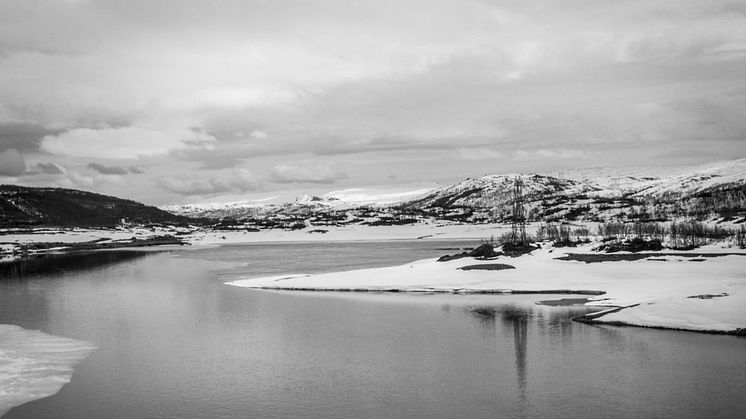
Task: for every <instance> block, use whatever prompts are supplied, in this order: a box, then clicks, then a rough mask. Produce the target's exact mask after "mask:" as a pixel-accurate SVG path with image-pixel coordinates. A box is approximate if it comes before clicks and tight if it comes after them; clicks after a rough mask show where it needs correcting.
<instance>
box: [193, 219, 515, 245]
mask: <svg viewBox="0 0 746 419" xmlns="http://www.w3.org/2000/svg"><path fill="white" fill-rule="evenodd" d="M509 229H510V226H509V225H505V224H454V223H448V222H423V223H416V224H407V225H394V226H366V225H359V224H353V225H347V226H341V227H335V226H314V227H306V228H304V229H300V230H293V231H286V230H277V229H274V230H261V231H257V232H245V231H207V230H205V231H198V232H195V233H193V234H191V235H189V236H186V237H184V238H185V239H186V240H187V241H188V242H189V243H190V244H194V245H215V244H238V243H263V242H304V241H369V240H416V239H423V240H426V239H437V240H446V239H447V240H459V239H471V240H480V239H489V238H490V236H492V235H495V236H497V235H499V234H501V233H503V232H505V231H509ZM313 230H326V231H327V232H326V233H318V232H312V231H313Z"/></svg>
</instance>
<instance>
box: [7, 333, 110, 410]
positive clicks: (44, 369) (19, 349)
mask: <svg viewBox="0 0 746 419" xmlns="http://www.w3.org/2000/svg"><path fill="white" fill-rule="evenodd" d="M94 349H96V346H95V345H94V344H92V343H90V342H84V341H80V340H75V339H69V338H63V337H60V336H54V335H49V334H46V333H43V332H40V331H38V330H27V329H24V328H21V327H19V326H14V325H9V324H0V416H2V415H3V414H4V413H6V412H7V411H8V410H10V409H11V408H13V407H15V406H18V405H21V404H23V403H26V402H30V401H32V400H36V399H40V398H43V397H49V396H52V395H54V394H56V393H57V392H58V391H60V389H61V388H62V386H64V385H65V384H67V383H69V382H70V378H71V377H72V374H73V367H74V366H75V365H76V364H77V363H78V362H80V361H82V360H83V359H84V358H85V357H87V356H88V354H90V353H91V351H93V350H94Z"/></svg>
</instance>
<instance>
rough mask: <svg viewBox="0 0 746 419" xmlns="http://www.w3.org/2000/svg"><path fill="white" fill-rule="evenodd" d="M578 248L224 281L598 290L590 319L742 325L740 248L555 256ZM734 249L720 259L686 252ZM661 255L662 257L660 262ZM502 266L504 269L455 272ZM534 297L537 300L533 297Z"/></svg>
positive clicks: (745, 279) (406, 288)
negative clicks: (609, 257) (618, 256)
mask: <svg viewBox="0 0 746 419" xmlns="http://www.w3.org/2000/svg"><path fill="white" fill-rule="evenodd" d="M570 252H572V253H591V249H590V245H589V246H586V247H584V248H574V249H554V248H552V247H551V246H549V245H548V244H545V245H544V246H543V247H542V248H541V249H539V250H536V251H534V252H532V253H531V254H529V255H523V256H520V257H516V258H511V257H507V256H500V257H498V258H496V259H492V260H478V259H475V258H471V257H467V258H462V259H457V260H452V261H449V262H437V261H436V260H435V259H426V260H420V261H416V262H412V263H408V264H406V265H401V266H394V267H387V268H378V269H362V270H354V271H348V272H337V273H329V274H321V275H303V274H289V275H282V276H274V277H263V278H250V279H244V280H238V281H233V282H229V283H227V284H228V285H234V286H238V287H248V288H259V289H283V290H324V291H379V292H380V291H398V292H449V293H500V292H504V293H510V292H516V293H518V292H546V293H557V292H564V293H578V294H594V293H595V294H601V293H602V294H601V295H595V296H592V297H590V298H589V300H590V301H589V302H588V303H587V305H590V306H598V307H599V308H609V307H625V308H623V309H621V310H618V311H614V310H610V312H609V313H608V314H605V315H602V316H600V317H597V318H595V319H593V320H592V321H593V322H601V323H612V324H626V325H635V326H647V327H661V328H671V329H684V330H694V331H709V332H726V333H734V332H736V331H737V330H738V329H744V328H746V252H744V251H743V250H741V249H723V248H721V247H719V246H709V247H708V248H705V249H699V250H695V251H690V252H687V253H690V254H691V256H692V257H689V256H688V255H687V256H668V255H664V254H665V253H666V252H649V253H650V255H651V257H652V259H653V260H648V259H642V260H635V261H615V262H598V263H585V262H579V261H564V260H557V259H556V258H557V257H559V256H562V255H564V254H565V253H570ZM725 252H734V253H739V254H732V255H727V256H717V257H693V256H697V255H707V254H713V253H725ZM661 259H665V260H661ZM495 263H502V264H508V265H512V266H514V267H515V269H506V270H499V271H495V270H461V269H459V268H462V267H464V266H467V265H487V264H495ZM540 299H541V298H540V297H537V300H540Z"/></svg>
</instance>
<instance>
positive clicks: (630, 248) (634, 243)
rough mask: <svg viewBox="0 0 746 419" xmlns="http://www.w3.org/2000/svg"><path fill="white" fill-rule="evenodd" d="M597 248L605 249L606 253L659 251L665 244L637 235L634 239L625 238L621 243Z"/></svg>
mask: <svg viewBox="0 0 746 419" xmlns="http://www.w3.org/2000/svg"><path fill="white" fill-rule="evenodd" d="M595 250H598V251H603V252H606V253H615V252H632V253H636V252H643V251H659V250H663V245H662V244H661V241H660V240H658V239H651V240H645V239H643V238H641V237H635V238H634V239H632V240H625V241H622V242H619V243H607V244H602V245H601V246H599V247H598V248H596V249H595Z"/></svg>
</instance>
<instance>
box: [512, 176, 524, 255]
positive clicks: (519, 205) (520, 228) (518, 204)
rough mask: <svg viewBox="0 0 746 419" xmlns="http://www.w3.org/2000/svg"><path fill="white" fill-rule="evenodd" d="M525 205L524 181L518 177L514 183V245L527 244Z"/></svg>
mask: <svg viewBox="0 0 746 419" xmlns="http://www.w3.org/2000/svg"><path fill="white" fill-rule="evenodd" d="M523 204H524V202H523V179H521V177H520V176H516V178H515V180H514V181H513V220H512V221H513V223H512V229H511V234H510V235H511V241H512V242H513V243H526V213H525V211H524V208H523Z"/></svg>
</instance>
